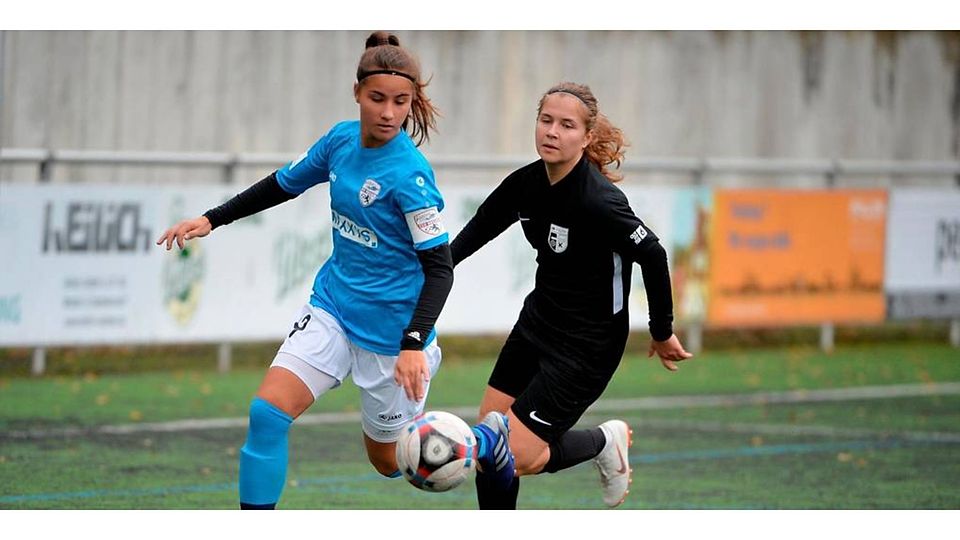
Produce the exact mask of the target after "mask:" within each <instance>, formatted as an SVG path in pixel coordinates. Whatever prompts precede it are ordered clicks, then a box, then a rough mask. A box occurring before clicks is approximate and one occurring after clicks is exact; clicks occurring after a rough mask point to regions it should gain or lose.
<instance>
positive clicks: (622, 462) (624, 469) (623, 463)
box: [617, 446, 627, 474]
mask: <svg viewBox="0 0 960 540" xmlns="http://www.w3.org/2000/svg"><path fill="white" fill-rule="evenodd" d="M617 457H619V458H620V468H619V469H617V474H623V473H625V472H627V463H626V460H624V459H623V454H622V453H621V452H620V447H619V446H618V447H617Z"/></svg>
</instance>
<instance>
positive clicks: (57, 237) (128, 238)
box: [43, 202, 151, 253]
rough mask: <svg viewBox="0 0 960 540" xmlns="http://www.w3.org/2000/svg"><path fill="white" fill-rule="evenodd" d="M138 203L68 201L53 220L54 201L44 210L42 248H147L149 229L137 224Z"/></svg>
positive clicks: (84, 250)
mask: <svg viewBox="0 0 960 540" xmlns="http://www.w3.org/2000/svg"><path fill="white" fill-rule="evenodd" d="M140 211H141V208H140V204H139V203H134V202H124V203H118V204H117V203H100V202H71V203H68V204H67V207H66V212H64V214H63V217H62V219H61V220H60V223H59V224H58V223H56V221H57V219H56V218H55V215H54V214H55V210H54V203H53V202H48V203H47V205H46V207H45V208H44V212H43V252H44V253H46V252H48V251H56V252H61V251H69V252H73V253H90V252H95V253H102V252H105V251H118V252H121V253H123V252H133V251H136V250H137V248H138V247H140V246H142V249H141V251H143V252H146V251H147V250H149V249H150V238H151V234H150V229H149V228H147V227H144V226H141V224H140Z"/></svg>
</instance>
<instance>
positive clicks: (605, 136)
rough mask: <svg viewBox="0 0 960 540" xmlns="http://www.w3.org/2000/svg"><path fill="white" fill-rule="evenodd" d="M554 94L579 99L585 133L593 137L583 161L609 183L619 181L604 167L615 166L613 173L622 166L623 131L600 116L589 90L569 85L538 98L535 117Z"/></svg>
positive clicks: (602, 115)
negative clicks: (590, 164) (593, 167)
mask: <svg viewBox="0 0 960 540" xmlns="http://www.w3.org/2000/svg"><path fill="white" fill-rule="evenodd" d="M557 92H563V93H565V94H570V95H572V96H573V97H575V98H577V99H579V100H580V102H581V103H583V106H584V108H585V109H586V113H587V114H586V127H587V132H588V133H591V132H592V134H593V140H592V141H591V142H590V144H589V146H587V147H586V148H585V149H584V153H586V154H587V159H589V160H590V161H591V162H593V164H594V165H596V166H597V168H598V169H600V173H601V174H603V175H604V176H606V177H607V179H608V180H610V181H611V182H619V181H620V180H623V175H622V174H620V173H617V172H614V171H612V170H610V169H609V168H608V166H609V165H611V164H615V168H616V169H619V168H620V164H621V163H622V162H623V152H624V149H625V148H626V147H627V146H628V143H627V141H626V139H624V137H623V131H622V130H621V129H620V128H618V127H616V126H614V125H613V124H611V123H610V120H609V119H607V117H606V116H605V115H604V114H603V113H602V112H600V108H599V105H598V104H597V98H596V96H594V95H593V92H592V91H591V90H590V87H589V86H587V85H585V84H577V83H572V82H562V83H560V84H557V85H556V86H554V87H552V88H550V89H549V90H547V91H546V93H544V94H543V96H541V97H540V103H539V105H538V106H537V115H539V114H540V112H541V111H542V110H543V103H544V101H545V100H546V99H547V96H549V95H551V94H556V93H557Z"/></svg>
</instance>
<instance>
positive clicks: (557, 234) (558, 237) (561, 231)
mask: <svg viewBox="0 0 960 540" xmlns="http://www.w3.org/2000/svg"><path fill="white" fill-rule="evenodd" d="M569 236H570V229H568V228H566V227H560V226H557V225H554V224H553V223H551V224H550V235H549V236H547V244H549V245H550V249H552V250H553V251H554V252H556V253H563V252H564V251H566V250H567V244H569V241H568V238H569Z"/></svg>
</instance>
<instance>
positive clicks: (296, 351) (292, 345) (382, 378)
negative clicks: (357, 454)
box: [270, 303, 441, 443]
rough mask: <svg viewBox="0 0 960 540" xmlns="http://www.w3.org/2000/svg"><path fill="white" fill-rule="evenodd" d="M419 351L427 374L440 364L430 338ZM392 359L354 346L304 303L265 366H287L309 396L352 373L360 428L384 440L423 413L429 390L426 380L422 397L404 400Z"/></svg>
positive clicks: (332, 323) (324, 316)
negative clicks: (358, 401) (396, 379)
mask: <svg viewBox="0 0 960 540" xmlns="http://www.w3.org/2000/svg"><path fill="white" fill-rule="evenodd" d="M423 352H424V354H425V355H426V358H427V368H428V369H429V370H430V378H431V379H432V378H433V376H434V375H436V374H437V370H438V369H440V356H441V355H440V347H439V346H437V342H436V340H434V341H433V343H431V344H430V345H428V346H427V347H426V348H424V350H423ZM396 364H397V357H396V356H387V355H383V354H377V353H375V352H372V351H368V350H366V349H362V348H360V347H358V346H356V345H354V344H353V343H352V342H351V341H350V340H349V339H347V336H346V334H344V332H343V329H342V328H341V327H340V323H339V322H338V321H337V320H336V319H335V318H333V316H332V315H330V314H329V313H327V312H326V311H324V310H322V309H320V308H318V307H314V306H312V305H310V304H309V303H308V304H307V305H305V306H304V307H303V309H302V310H301V311H300V316H299V317H298V318H297V320H296V321H295V322H294V325H293V326H292V327H291V331H290V332H289V333H288V335H287V338H286V339H285V340H284V342H283V345H281V346H280V350H278V351H277V356H276V357H275V358H274V360H273V363H272V364H270V366H271V367H274V366H277V367H282V368H284V369H287V370H289V371H291V372H292V373H293V374H294V375H296V376H297V377H299V378H300V380H302V381H303V383H304V384H306V385H307V387H308V388H310V391H311V392H312V393H313V397H314V399H316V398H318V397H320V396H321V395H322V394H323V393H324V392H326V391H327V390H330V389H331V388H336V387H337V386H340V384H341V383H342V382H343V381H344V379H346V378H347V375H351V376H352V378H353V383H354V384H356V385H357V387H359V388H360V411H361V414H360V419H361V420H360V421H361V426H362V427H363V432H364V433H366V434H367V436H368V437H370V438H371V439H373V440H375V441H377V442H382V443H389V442H395V441H396V440H397V439H398V438H399V437H400V429H401V428H403V426H404V425H406V424H407V422H409V421H410V420H411V419H412V418H413V417H414V416H416V415H418V414H420V413H421V412H423V406H424V403H425V402H426V400H427V399H426V396H427V393H428V392H429V391H430V384H429V383H427V385H426V388H425V389H424V398H423V400H422V401H413V400H410V399H408V398H407V394H406V392H405V391H404V390H403V387H402V386H400V385H398V384H397V383H396V381H395V380H394V378H393V373H394V368H395V367H396Z"/></svg>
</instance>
